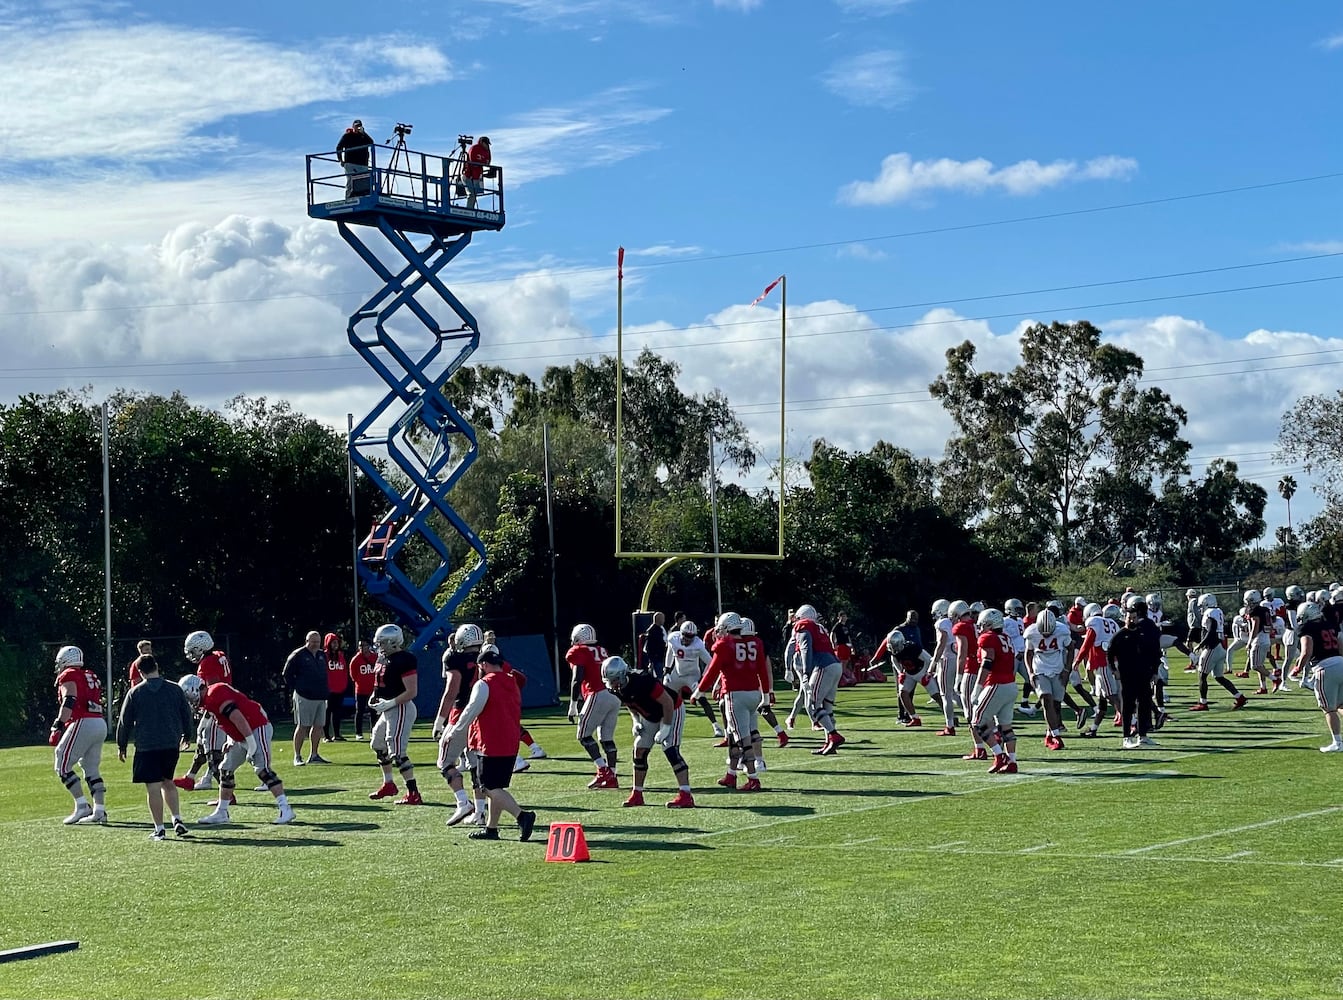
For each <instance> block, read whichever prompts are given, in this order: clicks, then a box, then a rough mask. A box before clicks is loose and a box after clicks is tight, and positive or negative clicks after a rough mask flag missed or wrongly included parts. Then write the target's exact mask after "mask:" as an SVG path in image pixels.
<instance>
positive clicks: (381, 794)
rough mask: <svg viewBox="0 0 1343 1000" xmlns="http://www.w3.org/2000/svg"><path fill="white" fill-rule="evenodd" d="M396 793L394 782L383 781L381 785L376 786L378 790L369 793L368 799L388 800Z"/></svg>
mask: <svg viewBox="0 0 1343 1000" xmlns="http://www.w3.org/2000/svg"><path fill="white" fill-rule="evenodd" d="M396 792H397V788H396V782H394V781H384V782H383V783H382V784H381V785H379V786H378V790H377V791H376V792H369V793H368V797H369V798H370V799H390V798H391V797H392V796H393V795H395V794H396Z"/></svg>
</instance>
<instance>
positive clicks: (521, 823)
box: [518, 809, 536, 840]
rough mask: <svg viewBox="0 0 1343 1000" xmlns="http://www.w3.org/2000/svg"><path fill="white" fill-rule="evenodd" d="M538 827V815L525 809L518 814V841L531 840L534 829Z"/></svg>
mask: <svg viewBox="0 0 1343 1000" xmlns="http://www.w3.org/2000/svg"><path fill="white" fill-rule="evenodd" d="M535 826H536V813H534V812H530V811H528V810H526V809H524V810H523V811H522V812H520V813H518V839H519V840H531V839H532V828H533V827H535Z"/></svg>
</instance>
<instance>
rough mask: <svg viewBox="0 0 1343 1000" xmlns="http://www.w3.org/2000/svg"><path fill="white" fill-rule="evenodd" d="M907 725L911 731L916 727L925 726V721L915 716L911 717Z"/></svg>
mask: <svg viewBox="0 0 1343 1000" xmlns="http://www.w3.org/2000/svg"><path fill="white" fill-rule="evenodd" d="M905 725H907V726H908V727H909V728H910V729H913V728H914V727H916V726H921V725H923V720H922V719H920V718H919V717H918V716H917V715H915V716H913V717H911V718H910V720H909V721H908V722H906V723H905Z"/></svg>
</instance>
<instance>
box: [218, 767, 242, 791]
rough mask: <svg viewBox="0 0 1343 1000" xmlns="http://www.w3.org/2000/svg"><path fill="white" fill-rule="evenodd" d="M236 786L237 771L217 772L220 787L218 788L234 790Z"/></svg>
mask: <svg viewBox="0 0 1343 1000" xmlns="http://www.w3.org/2000/svg"><path fill="white" fill-rule="evenodd" d="M237 785H238V772H237V771H220V772H219V787H220V788H236V787H237Z"/></svg>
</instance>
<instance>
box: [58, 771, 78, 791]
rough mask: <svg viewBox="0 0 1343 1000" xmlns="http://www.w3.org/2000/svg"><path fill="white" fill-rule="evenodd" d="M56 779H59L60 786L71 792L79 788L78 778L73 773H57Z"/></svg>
mask: <svg viewBox="0 0 1343 1000" xmlns="http://www.w3.org/2000/svg"><path fill="white" fill-rule="evenodd" d="M56 777H58V778H60V779H61V784H62V785H64V786H65V787H66V788H68V789H70V791H72V792H73V791H74V790H75V789H76V788H78V787H79V776H78V775H76V774H75V772H74V771H57V772H56Z"/></svg>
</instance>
